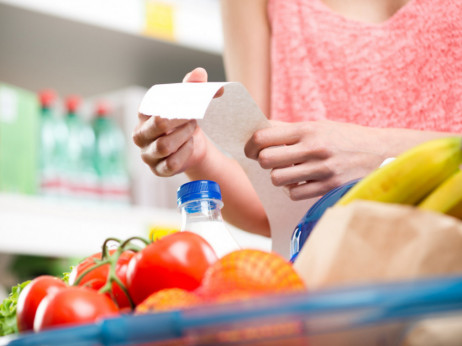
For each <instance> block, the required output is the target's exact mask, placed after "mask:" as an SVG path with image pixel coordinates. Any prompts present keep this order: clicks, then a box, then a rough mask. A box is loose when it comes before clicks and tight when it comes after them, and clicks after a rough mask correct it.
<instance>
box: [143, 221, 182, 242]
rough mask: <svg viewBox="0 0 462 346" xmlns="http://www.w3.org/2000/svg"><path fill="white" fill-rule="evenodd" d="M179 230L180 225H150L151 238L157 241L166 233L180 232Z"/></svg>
mask: <svg viewBox="0 0 462 346" xmlns="http://www.w3.org/2000/svg"><path fill="white" fill-rule="evenodd" d="M179 230H180V228H179V227H175V226H173V225H151V226H150V227H149V239H150V240H152V241H156V240H158V239H160V238H162V237H165V236H166V235H169V234H172V233H175V232H178V231H179Z"/></svg>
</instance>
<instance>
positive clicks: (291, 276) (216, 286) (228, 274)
mask: <svg viewBox="0 0 462 346" xmlns="http://www.w3.org/2000/svg"><path fill="white" fill-rule="evenodd" d="M304 290H305V284H304V282H303V280H302V279H301V277H300V276H299V275H298V273H297V272H296V271H295V269H294V268H293V267H292V264H291V263H289V262H288V261H286V260H285V259H284V258H283V257H282V256H280V255H278V254H276V253H274V252H266V251H262V250H255V249H241V250H237V251H233V252H231V253H229V254H227V255H225V256H224V257H222V258H220V259H219V260H218V261H217V262H215V263H214V264H213V265H212V266H211V267H210V268H209V269H208V270H207V271H206V272H205V276H204V280H203V281H202V284H201V286H200V288H199V289H198V291H197V292H198V294H199V295H200V296H202V297H204V298H205V299H208V300H213V301H221V300H228V301H232V300H234V299H236V298H240V296H242V295H244V298H247V299H248V298H251V297H252V296H255V295H263V294H275V293H286V292H297V291H304Z"/></svg>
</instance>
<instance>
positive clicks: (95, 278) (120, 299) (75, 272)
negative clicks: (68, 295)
mask: <svg viewBox="0 0 462 346" xmlns="http://www.w3.org/2000/svg"><path fill="white" fill-rule="evenodd" d="M115 251H116V250H115V249H111V250H109V255H112V254H113V253H114V252H115ZM134 254H135V253H134V252H133V251H123V252H122V254H121V255H120V257H119V259H118V260H117V265H116V273H115V274H116V276H117V277H118V278H119V279H120V281H122V283H123V284H124V285H125V286H126V285H127V280H126V273H127V267H128V262H129V261H130V259H131V258H132V257H133V255H134ZM95 260H101V252H98V253H95V254H93V255H91V256H89V257H87V258H85V259H84V260H83V261H82V262H80V263H79V264H78V265H77V266H75V267H74V268H73V269H72V271H71V274H70V276H69V285H71V286H72V285H74V283H75V281H76V280H77V278H78V277H79V276H80V275H81V274H82V273H83V272H85V271H86V270H87V269H89V268H91V267H93V266H95V264H96V263H95ZM109 267H110V265H109V263H108V264H104V265H102V266H99V267H96V268H94V269H93V270H92V271H90V272H89V273H87V274H85V276H84V277H83V278H82V280H81V281H80V282H79V284H78V285H79V286H86V287H89V288H92V289H94V290H96V291H98V290H99V289H100V288H102V287H103V286H104V285H105V284H106V281H107V278H108V274H109ZM106 294H107V296H108V297H109V298H112V299H113V300H114V301H115V302H116V303H117V305H118V306H119V308H121V309H123V308H129V307H130V301H129V299H128V298H127V296H126V295H125V293H124V292H123V290H122V289H121V288H120V286H119V285H118V284H116V283H115V282H114V283H113V284H112V288H111V290H110V291H108V292H107V293H106Z"/></svg>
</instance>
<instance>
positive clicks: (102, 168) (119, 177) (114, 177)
mask: <svg viewBox="0 0 462 346" xmlns="http://www.w3.org/2000/svg"><path fill="white" fill-rule="evenodd" d="M111 115H112V114H111V110H110V108H109V105H108V104H107V103H106V102H104V101H99V102H98V103H97V105H96V111H95V117H94V119H93V123H92V127H93V131H94V133H95V161H94V162H95V169H96V172H97V174H98V186H99V193H100V197H101V201H102V202H103V203H104V204H112V205H114V204H121V205H127V204H129V203H130V179H129V174H128V169H127V163H126V142H125V137H124V134H123V132H122V129H121V128H120V127H119V125H118V124H117V123H116V122H115V120H114V118H113V117H112V116H111Z"/></svg>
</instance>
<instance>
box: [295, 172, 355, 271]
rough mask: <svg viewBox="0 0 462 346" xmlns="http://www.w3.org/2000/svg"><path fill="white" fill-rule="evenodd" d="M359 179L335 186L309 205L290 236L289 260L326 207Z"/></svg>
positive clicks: (331, 204) (333, 202) (300, 246)
mask: <svg viewBox="0 0 462 346" xmlns="http://www.w3.org/2000/svg"><path fill="white" fill-rule="evenodd" d="M359 180H360V179H356V180H352V181H350V182H348V183H345V184H343V185H341V186H339V187H336V188H334V189H332V190H330V191H329V192H327V193H326V194H325V195H324V196H322V197H321V198H320V199H319V200H317V201H316V203H315V204H313V205H312V206H311V208H310V209H308V211H307V212H306V214H305V215H304V216H303V217H302V219H301V220H300V222H299V223H298V225H297V226H296V227H295V230H294V232H293V233H292V238H291V242H290V257H291V258H290V261H291V262H293V261H294V260H295V258H297V255H298V253H299V251H300V250H301V248H302V246H303V244H305V242H306V240H307V239H308V237H309V235H310V234H311V231H312V230H313V228H314V226H316V224H317V222H318V221H319V219H320V218H321V216H322V215H323V214H324V212H325V211H326V210H327V208H329V207H332V206H333V205H334V204H335V203H336V202H337V201H338V200H339V199H340V198H341V197H342V196H343V195H344V194H346V193H347V192H348V190H350V189H351V188H352V187H353V185H355V184H356V183H357V182H358V181H359Z"/></svg>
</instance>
